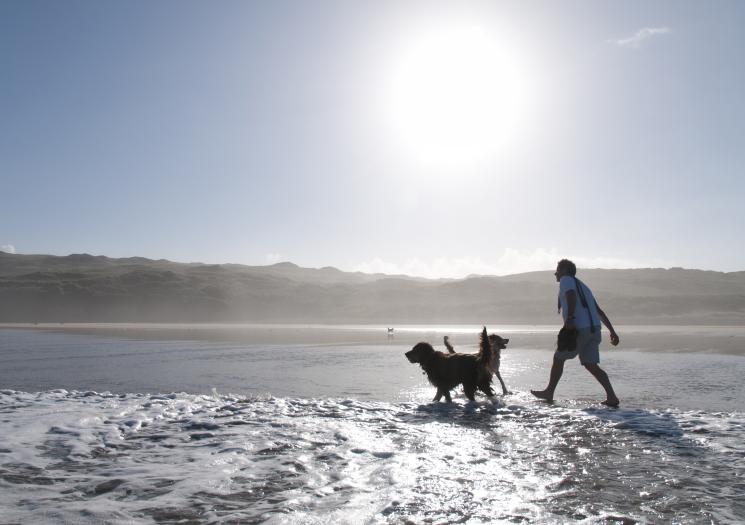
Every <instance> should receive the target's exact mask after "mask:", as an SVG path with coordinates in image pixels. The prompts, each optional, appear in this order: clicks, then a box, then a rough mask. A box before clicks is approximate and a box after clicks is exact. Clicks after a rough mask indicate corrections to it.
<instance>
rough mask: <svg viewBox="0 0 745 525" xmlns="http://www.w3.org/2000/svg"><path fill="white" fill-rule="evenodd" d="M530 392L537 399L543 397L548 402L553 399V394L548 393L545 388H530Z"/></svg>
mask: <svg viewBox="0 0 745 525" xmlns="http://www.w3.org/2000/svg"><path fill="white" fill-rule="evenodd" d="M530 393H531V394H533V395H534V396H535V397H537V398H538V399H545V400H546V401H548V402H549V403H550V402H551V401H553V400H554V396H553V394H550V393H549V392H548V391H547V390H531V391H530Z"/></svg>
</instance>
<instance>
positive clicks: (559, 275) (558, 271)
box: [554, 266, 564, 283]
mask: <svg viewBox="0 0 745 525" xmlns="http://www.w3.org/2000/svg"><path fill="white" fill-rule="evenodd" d="M563 276H564V272H563V271H562V269H561V268H559V267H558V266H557V267H556V271H555V272H554V277H556V282H557V283H558V282H559V281H560V280H561V278H562V277H563Z"/></svg>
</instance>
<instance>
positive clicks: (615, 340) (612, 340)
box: [610, 331, 620, 346]
mask: <svg viewBox="0 0 745 525" xmlns="http://www.w3.org/2000/svg"><path fill="white" fill-rule="evenodd" d="M618 341H620V339H619V338H618V334H617V333H616V332H615V331H613V332H611V333H610V344H612V345H613V346H618Z"/></svg>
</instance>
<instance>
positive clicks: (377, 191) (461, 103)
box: [0, 0, 745, 278]
mask: <svg viewBox="0 0 745 525" xmlns="http://www.w3.org/2000/svg"><path fill="white" fill-rule="evenodd" d="M743 22H745V4H742V3H741V2H735V1H724V2H719V3H717V4H715V5H708V4H701V3H699V2H693V1H684V2H677V1H676V2H673V1H660V2H655V3H646V2H625V3H621V4H607V3H596V2H590V1H566V2H561V3H554V2H549V1H539V2H534V3H524V2H518V1H503V2H486V1H475V2H468V3H462V2H450V1H436V2H424V1H418V0H417V1H413V2H406V3H401V2H396V1H393V0H387V1H381V2H371V3H348V2H342V1H337V0H327V1H322V2H319V3H314V4H306V3H301V2H293V1H286V0H280V1H277V2H272V3H270V4H269V3H251V2H248V3H246V2H240V1H233V0H230V1H226V2H221V3H220V4H209V5H208V4H204V3H200V2H195V1H185V2H172V1H165V2H159V3H157V4H153V3H144V2H135V3H123V4H117V3H105V4H101V3H99V2H93V1H90V0H81V1H76V2H64V3H58V2H52V1H48V0H37V1H25V2H24V1H12V0H11V1H7V2H2V3H0V65H2V68H3V72H4V81H3V84H2V87H1V88H0V114H2V115H3V118H2V119H0V157H1V158H2V159H3V161H2V166H1V167H0V178H1V181H2V188H3V200H2V204H3V205H2V206H0V249H2V250H5V251H9V252H17V253H22V254H29V253H47V254H56V255H63V254H68V253H95V254H104V255H107V256H109V257H130V256H142V257H147V258H151V259H159V258H165V259H168V260H172V261H200V262H204V263H206V264H215V263H236V264H246V265H266V264H272V263H275V262H279V261H292V262H293V263H295V264H298V265H300V266H302V267H310V268H321V267H325V266H334V267H336V268H339V269H341V270H344V271H362V272H366V273H386V274H403V275H412V276H420V277H428V278H440V277H448V278H459V277H464V276H466V275H470V274H483V275H509V274H514V273H521V272H526V271H536V270H548V269H552V268H553V267H554V265H555V263H556V261H557V260H558V259H561V258H564V257H568V258H570V259H573V260H574V261H575V262H576V263H577V264H578V266H580V267H582V268H648V267H666V268H667V267H678V266H679V267H686V268H700V269H705V270H714V271H736V270H741V269H743V268H745V244H744V243H742V242H741V239H740V237H741V233H740V232H742V231H744V230H745V210H744V209H743V207H742V206H741V200H742V195H743V194H745V179H743V178H742V177H741V173H742V171H743V166H745V147H743V146H745V144H744V143H743V137H745V103H743V100H742V97H741V95H740V94H741V93H742V92H745V66H743V62H742V60H741V58H740V50H741V49H743V48H745V33H743V32H742V30H741V28H742V25H743Z"/></svg>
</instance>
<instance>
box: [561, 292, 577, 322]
mask: <svg viewBox="0 0 745 525" xmlns="http://www.w3.org/2000/svg"><path fill="white" fill-rule="evenodd" d="M564 295H565V296H566V298H567V311H566V317H565V318H564V326H565V327H566V328H574V310H575V308H577V292H575V291H574V290H567V291H566V293H565V294H564Z"/></svg>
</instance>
